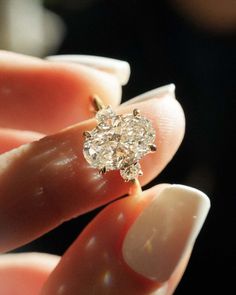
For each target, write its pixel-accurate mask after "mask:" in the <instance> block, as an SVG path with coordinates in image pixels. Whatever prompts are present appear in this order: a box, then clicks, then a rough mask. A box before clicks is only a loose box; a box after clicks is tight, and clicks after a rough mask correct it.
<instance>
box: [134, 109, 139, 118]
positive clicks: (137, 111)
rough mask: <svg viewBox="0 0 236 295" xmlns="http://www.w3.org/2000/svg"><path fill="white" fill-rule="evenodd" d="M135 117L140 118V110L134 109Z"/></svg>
mask: <svg viewBox="0 0 236 295" xmlns="http://www.w3.org/2000/svg"><path fill="white" fill-rule="evenodd" d="M133 115H134V117H138V116H140V110H139V109H134V110H133Z"/></svg>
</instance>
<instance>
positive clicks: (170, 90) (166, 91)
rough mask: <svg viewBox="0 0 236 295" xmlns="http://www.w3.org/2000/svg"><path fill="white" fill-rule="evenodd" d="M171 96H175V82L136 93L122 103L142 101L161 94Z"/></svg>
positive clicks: (161, 95) (159, 96)
mask: <svg viewBox="0 0 236 295" xmlns="http://www.w3.org/2000/svg"><path fill="white" fill-rule="evenodd" d="M167 95H169V97H171V98H176V97H175V84H173V83H172V84H168V85H165V86H161V87H158V88H155V89H153V90H150V91H147V92H145V93H143V94H141V95H138V96H136V97H134V98H132V99H131V100H128V101H127V102H125V103H123V105H129V104H133V103H137V102H142V101H145V100H149V99H153V98H161V97H163V96H167Z"/></svg>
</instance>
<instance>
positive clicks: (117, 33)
mask: <svg viewBox="0 0 236 295" xmlns="http://www.w3.org/2000/svg"><path fill="white" fill-rule="evenodd" d="M82 4H83V5H82ZM47 7H48V8H49V9H51V10H52V11H54V12H56V13H57V14H58V15H60V16H61V17H62V19H63V20H64V22H65V24H66V28H67V33H66V34H65V39H64V41H63V43H62V45H61V47H60V48H59V49H58V51H57V52H56V53H55V54H91V55H101V56H107V57H113V58H118V59H123V60H126V61H128V62H129V63H130V65H131V70H132V74H131V78H130V81H129V83H128V85H127V86H125V87H124V89H123V101H125V100H127V99H129V98H131V97H133V96H135V95H138V94H140V93H142V92H145V91H148V90H150V89H153V88H156V87H158V86H162V85H164V84H168V83H175V85H176V96H177V98H178V100H179V101H180V103H181V104H182V106H183V109H184V111H185V115H186V125H187V126H186V136H185V138H184V141H183V144H182V145H181V147H180V149H179V151H178V152H177V154H176V156H175V157H174V159H173V160H172V162H171V163H170V164H169V165H168V166H167V168H166V169H165V170H164V171H163V172H162V173H161V175H159V176H158V177H157V178H156V179H155V180H154V181H153V182H152V183H151V184H150V185H148V186H152V185H154V184H157V183H161V182H170V183H182V184H186V185H191V186H194V187H196V188H198V189H201V190H203V191H204V192H206V193H207V194H208V195H209V197H210V199H211V202H212V208H211V210H210V214H209V216H208V218H207V220H206V223H205V225H204V227H203V230H202V232H201V234H200V236H199V238H198V240H197V243H196V245H195V248H194V251H193V255H192V258H191V260H190V263H189V266H188V268H187V271H186V273H185V275H184V277H183V279H182V281H181V283H180V285H179V287H178V288H177V290H176V293H175V294H192V295H194V294H235V293H234V291H227V288H229V289H230V288H231V286H232V288H233V290H234V289H235V288H234V286H233V285H234V284H233V278H234V276H235V274H236V272H235V270H236V267H235V264H236V261H235V249H236V244H235V225H236V222H235V221H236V220H235V211H236V201H235V197H236V194H235V188H234V183H235V162H234V159H235V143H234V141H235V116H236V114H235V111H236V103H235V94H236V91H235V90H236V87H235V84H236V83H235V78H236V75H235V72H236V71H235V68H236V62H235V61H236V60H235V52H236V46H235V37H236V36H235V31H234V30H229V31H227V30H225V31H222V32H218V31H217V30H212V29H208V28H207V26H206V27H204V26H198V25H197V24H196V22H194V21H191V20H190V19H188V18H186V17H185V16H184V14H182V13H180V12H178V9H175V7H174V6H172V5H170V4H168V2H167V1H150V0H146V1H132V0H130V1H122V0H120V1H113V0H110V1H103V0H100V1H99V0H97V1H80V5H77V4H76V1H71V0H69V1H67V2H66V3H65V1H51V2H50V1H49V3H47ZM68 198H69V196H68ZM99 211H100V209H98V210H95V211H94V212H91V213H89V214H86V215H85V216H82V217H79V218H77V219H74V220H72V221H70V222H67V223H65V224H63V225H62V226H60V227H59V228H57V229H56V230H54V231H52V232H50V233H48V234H46V235H45V236H44V237H42V238H40V239H38V240H36V241H35V242H33V243H31V244H29V245H27V246H25V247H24V248H23V250H25V251H29V250H30V251H32V250H35V251H43V252H49V253H55V254H60V255H61V254H63V253H64V251H65V250H66V249H67V247H68V246H69V245H70V244H71V243H72V241H73V240H74V239H75V238H76V237H77V235H78V234H79V233H80V231H81V230H82V229H83V228H84V226H85V225H86V224H87V223H88V222H89V221H90V220H91V219H92V218H93V217H94V216H95V215H96V214H97V213H98V212H99ZM20 251H22V249H20ZM215 287H217V289H215ZM206 290H209V291H206Z"/></svg>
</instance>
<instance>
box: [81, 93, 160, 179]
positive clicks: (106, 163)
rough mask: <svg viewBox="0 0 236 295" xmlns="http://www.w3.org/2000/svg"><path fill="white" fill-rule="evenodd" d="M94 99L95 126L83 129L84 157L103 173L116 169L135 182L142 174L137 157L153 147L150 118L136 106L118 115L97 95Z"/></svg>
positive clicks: (125, 177) (153, 137) (154, 148)
mask: <svg viewBox="0 0 236 295" xmlns="http://www.w3.org/2000/svg"><path fill="white" fill-rule="evenodd" d="M93 102H94V107H95V109H96V110H97V113H96V120H97V126H96V127H95V128H94V129H93V130H92V131H85V132H84V133H83V135H84V137H85V141H84V148H83V154H84V157H85V159H86V160H87V162H88V163H89V164H90V165H91V166H92V167H93V168H97V169H99V173H100V174H102V175H103V174H105V173H106V172H108V171H110V170H119V171H120V175H121V177H122V178H123V179H124V180H125V181H132V182H135V180H137V178H138V176H141V175H143V172H142V170H141V166H140V163H139V161H140V159H141V158H142V157H143V156H145V155H146V154H148V153H151V152H154V151H156V145H155V144H154V142H155V130H154V128H153V126H152V124H151V121H150V120H149V119H148V118H146V117H144V116H142V115H141V114H140V110H138V109H134V110H133V112H132V113H130V114H120V115H117V114H116V113H115V112H114V111H113V110H112V108H111V106H104V105H103V103H102V101H101V99H100V98H99V97H97V96H94V97H93ZM101 167H102V168H101Z"/></svg>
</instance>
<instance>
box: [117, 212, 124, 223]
mask: <svg viewBox="0 0 236 295" xmlns="http://www.w3.org/2000/svg"><path fill="white" fill-rule="evenodd" d="M117 221H118V222H122V221H124V214H123V213H122V212H120V214H119V215H118V216H117Z"/></svg>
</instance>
